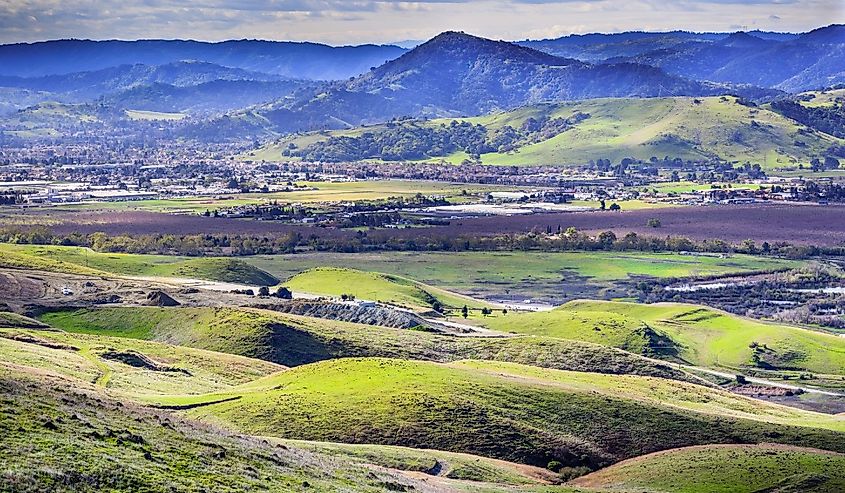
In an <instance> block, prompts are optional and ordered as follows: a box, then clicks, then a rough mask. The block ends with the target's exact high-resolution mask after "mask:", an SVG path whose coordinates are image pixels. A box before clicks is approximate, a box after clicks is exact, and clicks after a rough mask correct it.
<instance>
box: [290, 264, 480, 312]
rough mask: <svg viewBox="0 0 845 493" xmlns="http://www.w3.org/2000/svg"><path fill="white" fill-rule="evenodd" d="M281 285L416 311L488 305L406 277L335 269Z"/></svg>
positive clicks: (300, 276)
mask: <svg viewBox="0 0 845 493" xmlns="http://www.w3.org/2000/svg"><path fill="white" fill-rule="evenodd" d="M284 285H285V286H287V287H288V288H290V289H291V290H292V291H293V292H295V293H308V294H316V295H325V296H333V297H338V298H339V297H341V296H342V295H344V294H350V295H354V296H355V298H356V299H360V300H370V301H379V302H383V303H389V304H392V305H398V306H401V307H403V308H408V309H412V310H418V311H420V310H422V311H427V310H431V309H432V307H433V306H434V304H435V303H440V304H441V305H442V306H443V307H446V308H449V309H453V310H454V309H458V308H460V307H462V306H464V305H468V306H469V307H470V308H480V307H482V306H487V305H486V304H485V303H483V302H480V301H477V300H474V299H472V298H469V297H465V296H461V295H458V294H455V293H450V292H448V291H446V290H443V289H440V288H435V287H433V286H426V285H424V284H422V283H419V282H417V281H412V280H411V279H408V278H404V277H399V276H396V275H390V274H379V273H375V272H364V271H359V270H354V269H342V268H337V267H318V268H314V269H310V270H307V271H304V272H301V273H299V274H296V275H295V276H293V277H291V278H289V279H288V280H287V281H285V282H284Z"/></svg>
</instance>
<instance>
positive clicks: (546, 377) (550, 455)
mask: <svg viewBox="0 0 845 493" xmlns="http://www.w3.org/2000/svg"><path fill="white" fill-rule="evenodd" d="M315 389H319V390H318V391H315ZM226 399H228V400H226ZM159 402H160V403H161V404H162V405H167V406H193V408H192V409H190V410H188V411H186V413H187V415H188V416H190V417H192V418H197V419H200V420H204V421H208V422H210V423H214V424H217V425H223V426H225V427H228V428H232V429H235V430H238V431H240V432H244V433H249V434H257V435H269V436H277V437H282V438H292V439H304V440H318V441H336V442H346V443H376V444H384V445H402V446H413V447H415V448H433V447H437V448H438V449H442V450H447V451H452V452H463V453H473V454H478V455H484V456H487V457H493V458H498V459H503V460H508V461H513V462H521V463H526V464H532V465H538V466H543V465H545V464H547V463H548V462H549V461H551V460H557V461H560V462H561V463H562V464H564V465H565V466H569V467H588V468H591V469H596V468H598V467H602V466H605V465H608V464H610V463H614V462H617V461H619V460H623V459H627V458H632V457H635V456H639V455H642V454H646V453H650V452H655V451H659V450H664V449H667V448H676V447H681V446H689V445H701V444H709V443H734V442H735V441H737V440H742V441H745V442H749V443H759V442H763V441H775V442H778V443H788V444H796V445H803V446H814V447H819V448H824V449H829V450H837V451H841V450H845V420H842V419H841V417H835V416H830V415H824V414H817V413H812V412H809V411H800V410H796V409H791V408H786V407H783V406H779V405H773V404H766V403H763V402H760V401H755V400H753V399H749V398H744V397H740V396H736V395H734V394H730V393H728V392H725V391H722V390H717V389H712V388H708V387H703V386H699V385H694V384H687V383H682V382H675V381H671V380H664V379H656V378H650V377H638V376H619V375H600V374H594V373H579V372H566V371H560V370H548V369H542V368H537V367H533V366H523V365H516V364H510V363H499V362H489V361H488V362H480V361H465V362H457V363H452V364H447V365H443V364H436V363H428V362H414V361H403V360H390V359H379V358H370V359H342V360H333V361H326V362H320V363H314V364H310V365H304V366H300V367H297V368H294V369H291V370H287V371H284V372H280V373H277V374H275V375H272V376H270V377H265V378H262V379H259V380H257V381H255V382H251V383H249V384H246V385H244V386H241V387H240V388H239V389H235V390H232V391H228V392H223V393H216V394H209V395H206V396H193V397H192V396H186V397H181V396H172V397H162V398H160V400H159ZM622 430H624V433H623V432H622ZM504 437H507V439H505V438H504Z"/></svg>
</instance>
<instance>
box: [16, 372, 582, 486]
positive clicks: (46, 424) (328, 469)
mask: <svg viewBox="0 0 845 493" xmlns="http://www.w3.org/2000/svg"><path fill="white" fill-rule="evenodd" d="M0 388H2V389H3V392H2V400H0V432H2V434H3V453H2V454H0V490H3V491H13V492H37V491H56V492H71V491H73V492H85V493H88V492H91V493H93V492H97V491H145V492H149V493H166V492H174V491H177V492H188V491H192V492H193V491H214V492H221V493H235V492H244V491H278V492H283V491H285V492H287V491H314V492H320V493H328V492H338V493H339V492H344V491H356V492H358V491H360V492H364V493H386V492H396V491H432V490H431V487H430V486H429V485H428V484H429V482H428V481H424V480H422V479H417V478H415V477H413V476H412V475H411V474H408V473H404V472H402V471H399V470H397V469H399V468H396V469H391V470H388V469H385V468H383V467H373V466H370V465H368V464H366V463H365V461H363V460H361V459H354V458H350V457H348V456H342V455H339V454H337V453H331V454H328V453H325V454H324V453H320V452H319V451H317V450H314V448H313V447H311V448H310V449H307V448H306V447H305V446H303V447H295V446H294V445H282V444H273V443H270V442H269V441H267V440H260V439H257V438H254V437H246V436H237V435H232V434H229V433H225V432H221V431H220V430H219V429H216V428H214V427H209V426H205V425H203V424H200V423H197V422H194V421H190V420H184V419H181V418H180V417H178V416H176V415H174V414H173V413H171V412H166V411H160V410H155V409H150V408H147V407H141V406H138V405H137V404H134V403H131V402H125V401H121V400H116V399H114V398H112V397H110V396H108V395H105V394H103V393H102V392H98V391H97V389H96V388H92V387H89V386H86V385H85V384H84V383H83V382H81V381H79V380H75V379H68V378H67V377H59V376H56V375H54V374H51V373H45V372H42V371H36V370H32V369H29V368H22V367H17V366H8V364H7V363H0ZM396 455H397V454H396V452H386V453H385V454H384V458H383V459H380V460H381V461H387V460H390V459H391V457H392V458H395V457H396ZM440 455H441V456H443V454H440ZM445 456H447V457H449V454H445ZM370 462H377V461H375V460H371V461H370ZM464 462H465V464H458V467H457V468H456V469H457V470H458V471H466V472H467V473H469V474H470V475H473V474H475V476H474V479H489V480H492V481H498V480H503V484H501V485H497V484H495V483H489V484H488V485H487V486H486V488H487V489H488V490H489V491H491V492H505V491H512V490H510V488H508V487H507V485H508V484H513V483H514V482H525V483H530V482H531V481H532V479H531V478H530V477H528V476H525V475H522V476H520V475H519V473H518V472H517V471H518V467H517V466H514V465H511V466H508V465H502V464H497V463H493V462H492V461H488V460H486V459H483V458H479V459H478V461H473V460H471V459H469V458H466V459H464ZM476 462H480V465H479V466H478V467H473V466H476ZM406 469H407V470H413V468H412V467H410V465H408V466H407V467H406ZM438 479H439V478H438ZM444 481H447V480H446V479H444ZM448 481H449V487H448V489H449V490H452V491H454V490H458V491H461V490H463V491H471V489H472V488H474V487H475V486H477V485H478V484H479V483H469V482H465V481H458V480H448ZM535 483H536V481H535ZM446 489H447V488H446V487H439V488H436V489H434V491H438V490H441V491H443V490H446ZM567 491H569V490H567Z"/></svg>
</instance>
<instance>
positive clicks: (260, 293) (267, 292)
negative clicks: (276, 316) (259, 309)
mask: <svg viewBox="0 0 845 493" xmlns="http://www.w3.org/2000/svg"><path fill="white" fill-rule="evenodd" d="M258 296H270V288H268V287H267V286H261V287H260V288H258Z"/></svg>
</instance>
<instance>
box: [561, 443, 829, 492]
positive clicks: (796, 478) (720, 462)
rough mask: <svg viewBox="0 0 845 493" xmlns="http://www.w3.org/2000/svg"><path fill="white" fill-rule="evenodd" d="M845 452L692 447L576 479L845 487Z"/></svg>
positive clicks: (753, 487)
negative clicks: (844, 472) (843, 453)
mask: <svg viewBox="0 0 845 493" xmlns="http://www.w3.org/2000/svg"><path fill="white" fill-rule="evenodd" d="M843 470H845V455H842V454H835V453H830V452H823V451H819V450H813V449H803V448H796V447H783V446H776V445H721V446H705V447H691V448H682V449H675V450H669V451H666V452H658V453H656V454H651V455H646V456H644V457H637V458H636V459H631V460H629V461H625V462H622V463H619V464H616V465H614V466H611V467H609V468H607V469H603V470H601V471H598V472H595V473H592V474H589V475H587V476H584V477H581V478H578V479H577V480H575V481H574V482H573V484H575V485H578V486H585V487H590V488H598V489H601V490H602V491H605V490H610V491H642V492H677V493H754V492H761V491H784V492H785V491H795V492H798V491H801V492H805V493H835V492H840V491H845V474H843V472H842V471H843Z"/></svg>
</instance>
